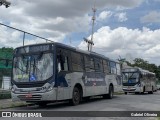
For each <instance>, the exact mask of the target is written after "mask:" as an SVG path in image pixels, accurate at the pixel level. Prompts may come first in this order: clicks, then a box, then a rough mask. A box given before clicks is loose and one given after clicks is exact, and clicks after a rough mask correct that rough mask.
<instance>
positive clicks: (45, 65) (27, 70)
mask: <svg viewBox="0 0 160 120" xmlns="http://www.w3.org/2000/svg"><path fill="white" fill-rule="evenodd" d="M52 75H53V53H43V52H41V53H40V54H32V55H26V54H21V55H20V56H17V57H14V61H13V80H14V81H16V82H36V81H44V80H47V79H49V78H50V77H51V76H52Z"/></svg>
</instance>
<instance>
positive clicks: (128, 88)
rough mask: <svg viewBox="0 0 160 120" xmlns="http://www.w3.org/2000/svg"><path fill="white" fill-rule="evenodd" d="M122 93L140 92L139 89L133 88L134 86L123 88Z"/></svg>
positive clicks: (140, 89)
mask: <svg viewBox="0 0 160 120" xmlns="http://www.w3.org/2000/svg"><path fill="white" fill-rule="evenodd" d="M123 91H124V92H142V88H141V87H134V86H126V87H123Z"/></svg>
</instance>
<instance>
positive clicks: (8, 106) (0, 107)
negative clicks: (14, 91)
mask: <svg viewBox="0 0 160 120" xmlns="http://www.w3.org/2000/svg"><path fill="white" fill-rule="evenodd" d="M26 105H28V103H21V102H19V103H11V104H9V105H7V106H0V109H7V108H14V107H22V106H26Z"/></svg>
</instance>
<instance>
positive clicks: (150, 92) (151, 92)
mask: <svg viewBox="0 0 160 120" xmlns="http://www.w3.org/2000/svg"><path fill="white" fill-rule="evenodd" d="M148 93H149V94H153V86H152V91H149V92H148Z"/></svg>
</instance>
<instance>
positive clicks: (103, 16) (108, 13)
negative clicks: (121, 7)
mask: <svg viewBox="0 0 160 120" xmlns="http://www.w3.org/2000/svg"><path fill="white" fill-rule="evenodd" d="M112 14H113V13H112V12H111V11H102V12H101V13H100V14H99V16H98V18H97V20H99V21H101V20H106V19H108V18H110V17H111V16H112Z"/></svg>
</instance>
